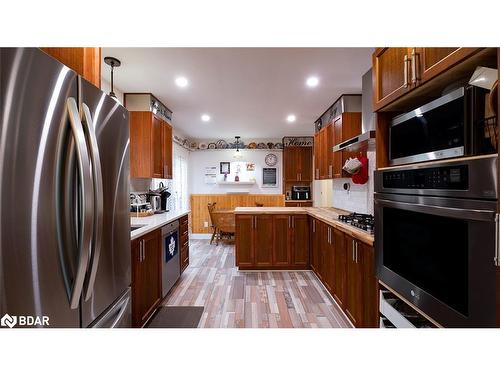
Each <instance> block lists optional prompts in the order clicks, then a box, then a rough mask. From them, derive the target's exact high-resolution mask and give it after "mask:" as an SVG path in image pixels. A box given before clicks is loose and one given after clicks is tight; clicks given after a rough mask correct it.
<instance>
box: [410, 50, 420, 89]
mask: <svg viewBox="0 0 500 375" xmlns="http://www.w3.org/2000/svg"><path fill="white" fill-rule="evenodd" d="M418 57H419V54H418V53H417V51H416V50H415V48H413V49H412V51H411V83H412V84H414V85H416V84H417V83H418V81H419V80H420V78H419V77H418V71H417V58H418Z"/></svg>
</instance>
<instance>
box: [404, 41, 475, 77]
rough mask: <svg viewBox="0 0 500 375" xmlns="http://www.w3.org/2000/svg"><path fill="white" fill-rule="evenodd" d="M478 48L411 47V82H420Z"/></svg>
mask: <svg viewBox="0 0 500 375" xmlns="http://www.w3.org/2000/svg"><path fill="white" fill-rule="evenodd" d="M479 50H480V48H457V47H439V48H437V47H420V48H413V49H412V51H411V58H412V72H411V74H412V83H414V84H422V83H424V82H426V81H428V80H430V79H432V78H434V77H435V76H437V75H439V74H440V73H442V72H443V71H445V70H447V69H448V68H450V67H451V66H453V65H455V64H457V63H459V62H460V61H462V60H465V59H466V58H468V57H469V56H471V55H473V54H474V53H476V52H478V51H479Z"/></svg>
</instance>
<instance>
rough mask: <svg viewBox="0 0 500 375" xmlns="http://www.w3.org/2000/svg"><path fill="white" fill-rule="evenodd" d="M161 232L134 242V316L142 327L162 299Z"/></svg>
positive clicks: (150, 234)
mask: <svg viewBox="0 0 500 375" xmlns="http://www.w3.org/2000/svg"><path fill="white" fill-rule="evenodd" d="M160 237H161V236H160V232H159V231H154V232H151V233H148V234H146V235H144V236H142V237H141V238H139V239H138V240H135V241H133V242H132V262H133V268H132V269H133V271H132V272H133V275H132V293H133V294H132V299H133V304H132V316H133V321H134V326H136V327H141V326H142V325H144V323H146V321H147V320H148V319H149V317H150V316H151V315H152V314H153V312H154V311H155V309H156V307H157V305H158V304H159V302H160V300H161V297H162V296H161V293H162V291H161V282H162V280H161V238H160Z"/></svg>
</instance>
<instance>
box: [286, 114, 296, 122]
mask: <svg viewBox="0 0 500 375" xmlns="http://www.w3.org/2000/svg"><path fill="white" fill-rule="evenodd" d="M295 120H297V117H296V116H295V115H288V116H287V117H286V121H288V122H295Z"/></svg>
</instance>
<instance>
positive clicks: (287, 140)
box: [283, 137, 314, 147]
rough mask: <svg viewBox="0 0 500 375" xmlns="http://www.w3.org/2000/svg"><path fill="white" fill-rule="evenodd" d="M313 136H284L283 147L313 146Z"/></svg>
mask: <svg viewBox="0 0 500 375" xmlns="http://www.w3.org/2000/svg"><path fill="white" fill-rule="evenodd" d="M313 145H314V138H313V137H283V147H313Z"/></svg>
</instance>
